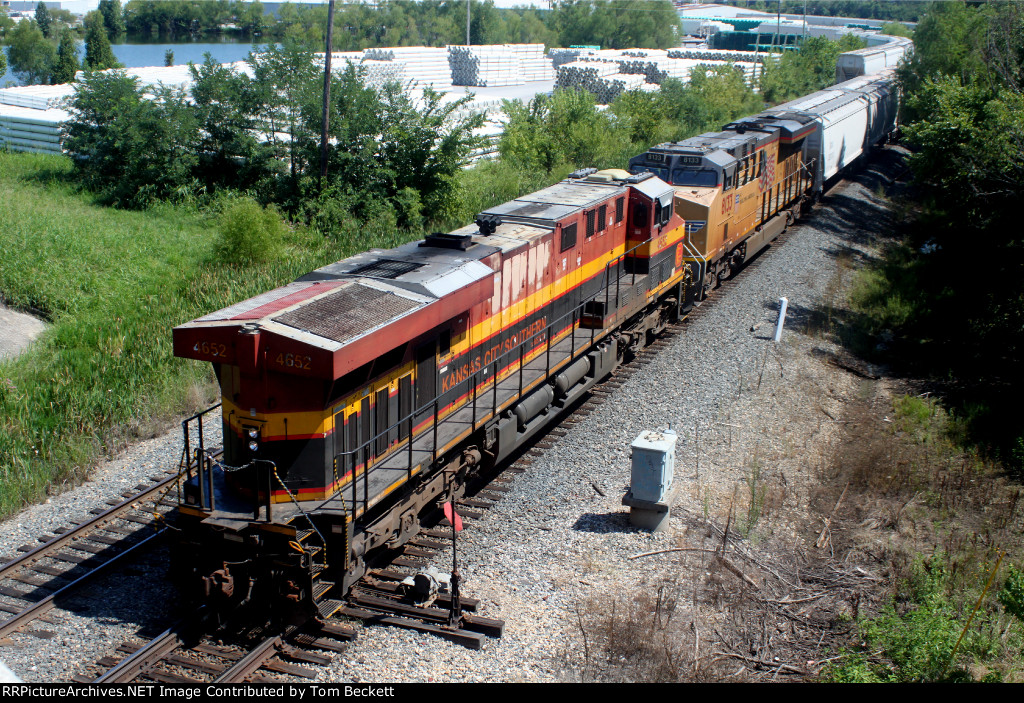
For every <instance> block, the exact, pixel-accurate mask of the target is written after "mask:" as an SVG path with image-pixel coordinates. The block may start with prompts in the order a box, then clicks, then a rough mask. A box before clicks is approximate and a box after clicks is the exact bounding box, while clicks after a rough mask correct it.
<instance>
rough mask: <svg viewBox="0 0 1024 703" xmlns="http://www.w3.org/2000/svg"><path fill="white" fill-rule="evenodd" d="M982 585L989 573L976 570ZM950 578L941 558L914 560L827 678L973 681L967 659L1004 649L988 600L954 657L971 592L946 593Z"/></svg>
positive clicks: (986, 657)
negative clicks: (856, 643) (895, 591)
mask: <svg viewBox="0 0 1024 703" xmlns="http://www.w3.org/2000/svg"><path fill="white" fill-rule="evenodd" d="M978 577H979V580H980V583H981V585H983V583H984V581H983V580H982V579H984V578H986V577H987V573H984V572H979V574H978ZM950 591H951V576H950V573H949V571H948V570H947V568H946V563H945V559H944V556H943V555H941V554H937V555H935V556H933V557H931V558H927V559H923V560H919V561H918V562H916V563H915V565H914V568H913V571H912V574H911V576H910V578H909V579H908V580H907V582H906V583H905V584H903V585H902V586H901V588H900V591H899V593H898V595H897V598H896V599H894V600H893V601H892V602H890V603H889V604H888V605H887V606H886V607H885V608H884V609H883V610H882V612H881V614H879V615H878V616H877V617H874V618H867V619H863V620H861V621H860V622H859V623H858V626H857V631H858V635H859V638H860V640H861V641H862V644H861V646H860V647H858V648H857V649H856V650H854V651H850V652H846V653H845V656H844V657H843V658H841V659H840V660H839V661H838V662H837V663H836V664H834V665H832V666H830V667H829V668H828V669H826V670H825V671H824V672H823V674H822V677H823V678H824V679H825V680H826V681H832V682H842V683H877V682H893V683H895V682H904V683H906V682H939V681H947V682H949V681H970V680H973V678H972V677H971V675H970V674H969V673H968V671H967V664H968V663H969V661H970V660H971V659H974V660H980V661H981V662H982V663H985V662H988V663H994V661H995V660H996V658H997V657H998V656H999V655H1000V653H1001V650H1002V643H1001V641H1000V638H999V637H997V636H994V635H993V632H994V630H993V628H992V627H991V623H992V622H993V621H994V619H995V618H996V617H997V615H996V614H995V612H994V611H993V609H992V608H991V604H989V605H988V607H986V608H984V609H983V610H982V611H980V612H978V613H977V614H976V615H975V618H974V621H973V624H972V627H970V628H969V629H968V630H967V632H966V633H964V637H963V640H962V641H961V643H960V648H959V649H958V650H957V652H956V656H957V659H956V660H954V659H953V655H954V648H955V647H956V643H957V640H958V639H959V638H960V635H961V632H963V628H964V623H966V621H967V618H968V617H969V615H970V612H971V608H972V607H973V603H972V602H970V601H971V599H972V596H973V598H974V599H976V598H977V593H978V592H980V586H979V589H978V592H975V593H974V594H971V593H970V592H967V593H961V595H960V598H963V600H962V601H958V600H955V599H954V597H953V596H951V595H950Z"/></svg>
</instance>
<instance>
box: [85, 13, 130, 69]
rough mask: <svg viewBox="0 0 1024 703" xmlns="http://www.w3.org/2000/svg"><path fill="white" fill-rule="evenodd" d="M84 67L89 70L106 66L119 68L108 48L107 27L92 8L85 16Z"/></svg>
mask: <svg viewBox="0 0 1024 703" xmlns="http://www.w3.org/2000/svg"><path fill="white" fill-rule="evenodd" d="M85 67H86V68H87V69H88V70H90V71H101V70H103V69H106V68H121V64H120V63H118V61H117V59H116V58H115V57H114V51H113V50H112V49H111V48H110V39H109V38H108V37H107V27H106V25H105V24H104V21H103V15H102V14H100V12H99V11H98V10H93V11H92V12H90V13H89V14H88V15H86V16H85Z"/></svg>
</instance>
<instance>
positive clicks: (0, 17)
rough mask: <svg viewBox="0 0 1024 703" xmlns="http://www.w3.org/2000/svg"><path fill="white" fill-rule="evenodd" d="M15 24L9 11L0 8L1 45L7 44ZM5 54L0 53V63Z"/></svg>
mask: <svg viewBox="0 0 1024 703" xmlns="http://www.w3.org/2000/svg"><path fill="white" fill-rule="evenodd" d="M15 24H16V23H15V21H14V20H12V19H11V18H10V17H8V16H7V11H6V10H5V9H4V8H2V7H0V44H3V43H4V42H5V39H6V37H7V33H8V32H9V31H10V30H12V29H14V25H15ZM3 53H4V52H2V51H0V61H2V60H3Z"/></svg>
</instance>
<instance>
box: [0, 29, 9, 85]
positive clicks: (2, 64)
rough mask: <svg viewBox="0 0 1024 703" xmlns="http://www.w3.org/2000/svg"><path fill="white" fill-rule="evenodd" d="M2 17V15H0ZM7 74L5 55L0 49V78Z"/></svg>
mask: <svg viewBox="0 0 1024 703" xmlns="http://www.w3.org/2000/svg"><path fill="white" fill-rule="evenodd" d="M0 16H2V15H0ZM6 72H7V54H6V53H4V50H3V49H2V48H0V76H2V75H4V74H5V73H6Z"/></svg>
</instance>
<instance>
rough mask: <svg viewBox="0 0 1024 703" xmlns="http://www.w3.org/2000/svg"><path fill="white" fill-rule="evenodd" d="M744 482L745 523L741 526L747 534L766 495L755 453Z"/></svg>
mask: <svg viewBox="0 0 1024 703" xmlns="http://www.w3.org/2000/svg"><path fill="white" fill-rule="evenodd" d="M746 483H747V491H748V496H747V500H748V502H747V514H746V524H744V525H743V526H742V528H741V532H742V533H743V534H744V536H747V535H749V534H750V532H751V530H753V529H754V526H755V525H756V524H757V521H758V520H760V519H761V515H762V513H763V511H764V505H765V497H766V495H767V487H766V486H765V485H764V482H763V481H762V478H761V461H760V459H759V458H758V457H757V455H756V454H755V455H754V458H753V459H752V460H751V462H750V471H749V472H748V473H747V478H746Z"/></svg>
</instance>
